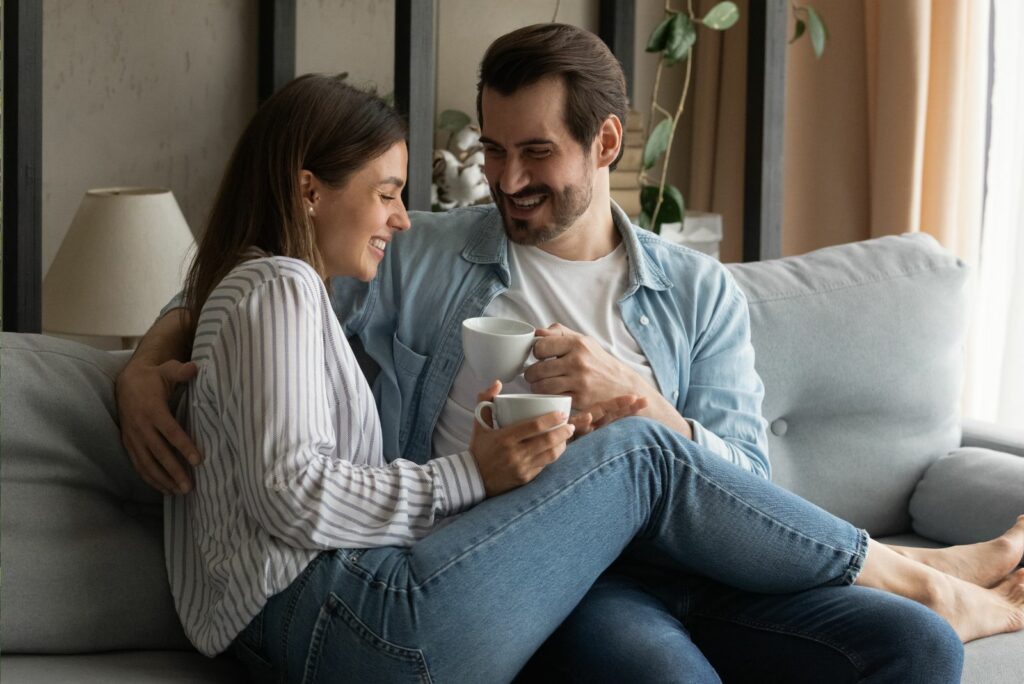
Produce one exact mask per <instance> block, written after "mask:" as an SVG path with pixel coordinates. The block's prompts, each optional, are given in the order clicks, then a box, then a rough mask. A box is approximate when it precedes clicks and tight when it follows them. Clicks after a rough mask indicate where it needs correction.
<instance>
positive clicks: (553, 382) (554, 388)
mask: <svg viewBox="0 0 1024 684" xmlns="http://www.w3.org/2000/svg"><path fill="white" fill-rule="evenodd" d="M570 390H572V384H571V383H570V382H569V378H568V376H565V375H560V376H558V377H556V378H548V379H547V380H538V381H537V382H531V383H530V391H531V392H533V393H534V394H565V395H568V396H571V397H572V404H573V406H574V407H576V406H577V404H576V395H575V394H573V392H571V391H570Z"/></svg>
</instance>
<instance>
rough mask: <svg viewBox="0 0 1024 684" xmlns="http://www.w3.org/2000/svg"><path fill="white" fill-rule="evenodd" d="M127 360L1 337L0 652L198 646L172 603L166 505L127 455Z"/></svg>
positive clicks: (48, 341)
mask: <svg viewBox="0 0 1024 684" xmlns="http://www.w3.org/2000/svg"><path fill="white" fill-rule="evenodd" d="M123 361H124V357H123V356H119V355H115V354H111V353H109V352H105V351H100V350H98V349H92V348H90V347H87V346H84V345H81V344H78V343H75V342H70V341H67V340H61V339H57V338H53V337H44V336H42V335H21V334H11V333H4V334H3V337H2V339H0V389H2V407H3V408H2V412H0V413H2V423H0V488H2V497H0V516H2V520H3V534H2V537H0V558H2V559H3V582H2V584H0V604H2V606H3V608H2V610H0V639H2V641H0V648H2V649H3V651H4V652H7V653H75V652H87V651H103V650H116V649H130V648H191V647H190V645H189V643H188V641H187V639H186V638H185V635H184V632H183V631H182V629H181V626H180V624H179V622H178V619H177V615H176V614H175V611H174V605H173V603H172V599H171V593H170V587H169V585H168V582H167V572H166V570H165V569H164V554H163V545H162V522H161V520H162V503H161V498H160V495H159V493H157V492H156V491H154V490H153V489H151V488H150V487H149V486H147V485H146V484H145V483H144V482H143V481H142V480H141V479H140V478H139V477H138V476H137V475H136V474H135V471H134V469H133V468H132V466H131V462H130V461H129V458H128V455H127V453H126V452H125V451H124V449H123V448H122V446H121V440H120V434H119V431H118V425H117V421H116V415H117V414H116V409H115V407H114V394H113V388H114V377H115V375H116V373H117V371H118V369H119V367H120V364H121V363H122V362H123Z"/></svg>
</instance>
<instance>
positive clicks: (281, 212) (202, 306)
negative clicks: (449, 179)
mask: <svg viewBox="0 0 1024 684" xmlns="http://www.w3.org/2000/svg"><path fill="white" fill-rule="evenodd" d="M404 136H405V131H404V127H403V125H402V122H401V120H400V119H399V118H398V116H397V115H396V114H395V113H394V112H393V111H392V110H391V109H390V108H388V107H387V106H385V105H384V104H383V103H382V102H380V101H379V100H377V99H375V98H373V97H372V96H370V95H367V94H365V93H361V92H359V91H358V90H355V89H353V88H351V87H349V86H347V85H345V84H344V83H343V82H341V81H340V80H338V79H334V78H329V77H324V76H304V77H301V78H299V79H296V80H295V81H293V82H292V83H290V84H289V85H288V86H286V87H285V88H283V89H282V90H281V91H279V92H278V93H277V94H275V95H274V96H273V97H272V98H271V99H270V100H268V101H267V103H266V104H265V105H264V106H263V107H262V108H261V109H260V111H259V112H258V113H257V114H256V116H255V118H254V119H253V121H252V122H251V123H250V124H249V126H248V128H247V129H246V131H245V133H244V134H243V136H242V138H241V140H240V141H239V143H238V146H237V148H236V150H235V153H234V156H233V157H232V160H231V162H230V164H229V166H228V169H227V172H226V174H225V177H224V180H223V182H222V186H221V188H220V192H219V194H218V197H217V200H216V202H215V206H214V209H213V212H212V214H211V218H210V223H209V227H208V229H207V231H206V235H205V237H204V239H203V242H202V245H201V247H200V249H199V251H198V253H197V255H196V259H195V262H194V263H193V265H192V268H191V269H190V272H189V276H188V280H187V284H186V301H187V304H188V307H189V309H190V311H191V313H192V317H191V320H194V321H197V327H196V331H195V333H196V334H195V341H194V346H193V360H195V361H196V362H197V364H198V366H199V368H200V370H199V374H198V376H197V378H196V379H195V381H194V382H193V384H192V385H191V386H190V388H189V395H188V402H187V412H188V415H187V424H188V426H189V429H190V431H191V433H192V435H193V437H194V438H195V439H196V441H197V442H198V444H199V447H200V449H201V450H202V452H203V453H205V454H206V455H207V459H206V462H205V465H204V467H203V468H201V469H198V470H197V471H196V472H195V489H194V491H193V493H191V494H190V495H189V496H187V497H177V498H170V499H169V500H168V502H169V503H168V506H169V514H168V517H167V519H168V533H167V535H166V547H167V564H168V572H169V574H170V577H171V584H172V591H173V594H174V599H175V603H176V606H177V609H178V612H179V615H180V617H181V619H182V622H183V624H184V626H185V629H186V633H187V634H188V636H189V638H190V639H191V640H192V642H193V643H194V644H195V645H196V646H197V647H198V648H199V649H200V650H201V651H202V652H204V653H206V654H208V655H213V654H216V653H219V652H222V651H224V650H226V649H228V648H229V647H232V646H233V647H235V648H236V649H237V650H238V651H239V652H240V653H242V654H243V655H244V656H245V657H246V658H247V659H248V661H249V662H250V663H251V664H252V665H253V666H254V667H256V668H259V667H262V666H265V667H267V668H271V669H273V670H275V671H276V672H277V673H278V674H279V675H281V676H283V677H285V678H286V679H287V680H288V681H304V682H316V681H328V680H330V679H331V678H332V677H333V678H338V679H342V680H346V681H380V680H386V681H390V680H398V679H403V678H409V679H413V678H415V679H418V680H420V681H428V680H430V679H435V680H439V681H504V680H510V679H511V678H512V677H513V676H514V675H515V674H516V672H517V671H518V670H519V669H520V668H521V667H522V665H523V664H524V663H525V662H526V660H527V659H528V658H529V657H530V655H531V654H532V653H533V652H534V651H535V650H536V649H537V648H538V646H539V645H540V644H541V643H542V642H543V641H544V639H545V638H546V637H547V636H548V635H549V634H550V633H551V632H552V631H553V630H554V629H555V628H556V627H557V626H558V625H559V623H560V622H561V621H562V620H563V619H564V618H565V616H566V615H568V614H569V612H570V611H571V610H572V609H573V607H574V606H575V605H576V604H577V603H578V602H579V601H580V599H581V598H582V597H583V595H584V594H585V593H586V591H587V590H588V588H589V587H590V586H591V584H592V583H593V582H594V580H595V579H596V578H597V577H598V575H600V573H601V572H602V571H603V570H604V569H605V568H607V567H608V566H609V565H610V564H611V563H612V562H613V561H614V560H615V559H616V558H618V557H619V556H620V555H621V554H622V553H623V551H624V550H625V549H626V548H627V547H629V551H628V553H634V552H635V553H636V555H637V557H638V558H640V557H643V558H653V559H655V562H657V563H658V565H659V567H670V568H675V569H677V570H678V571H679V572H685V573H690V574H700V575H704V576H707V577H710V578H712V579H715V580H717V581H720V582H723V583H726V584H729V585H731V586H734V587H737V588H739V589H743V590H746V591H757V592H773V593H775V592H793V591H800V590H804V589H808V588H811V587H817V586H824V585H830V584H833V585H846V584H852V583H856V584H860V585H863V586H868V587H875V588H879V589H884V590H887V591H890V592H893V593H896V594H899V595H901V596H905V597H908V598H912V599H916V600H918V601H919V602H921V603H923V604H925V605H927V606H929V607H931V608H933V609H934V610H935V611H936V612H938V613H939V614H940V615H941V616H942V617H944V618H946V619H947V620H948V621H949V622H950V623H951V624H952V627H953V628H954V629H955V630H956V635H957V636H959V637H960V638H961V639H962V640H964V641H967V640H970V639H973V638H978V637H980V636H984V635H986V634H992V633H996V632H1000V631H1009V630H1010V629H1014V628H1018V629H1019V628H1020V627H1021V626H1022V625H1021V622H1022V621H1024V589H1022V586H1024V584H1022V583H1024V578H1022V577H1021V576H1020V575H1008V573H1009V572H1010V570H1011V568H1012V567H1013V566H1014V565H1015V564H1016V562H1017V560H1019V557H1020V554H1021V551H1022V549H1024V519H1022V521H1021V522H1020V523H1019V524H1018V525H1017V526H1016V527H1015V528H1013V529H1012V530H1011V531H1010V532H1008V533H1007V534H1006V535H1004V537H1003V538H1000V541H1001V542H1002V543H1003V546H1007V550H1005V551H1003V552H1002V555H1000V556H999V561H998V563H997V565H999V566H1000V567H998V568H997V569H995V570H992V568H991V566H992V563H991V562H989V563H988V566H989V568H988V571H987V572H988V574H984V573H978V572H976V571H972V570H964V571H961V572H960V574H961V575H963V576H966V577H967V579H973V580H976V581H978V582H979V583H981V582H984V583H994V582H997V581H998V582H999V584H998V586H997V587H996V588H995V589H985V588H982V587H981V586H978V585H976V584H971V583H970V582H968V581H964V579H962V578H959V577H955V576H953V575H948V574H945V573H942V572H940V571H938V570H936V569H935V568H933V567H929V566H928V565H925V564H923V563H920V562H916V561H914V560H911V559H909V558H906V557H905V556H904V555H901V554H900V553H897V552H896V551H894V550H892V549H889V548H887V547H885V546H883V545H881V544H878V543H877V542H874V541H873V540H870V539H869V538H868V537H867V535H866V533H865V532H863V531H862V530H858V529H856V528H854V527H852V526H851V525H849V524H848V523H845V522H843V521H841V520H839V519H837V518H835V517H834V516H831V515H829V514H827V513H825V512H824V511H822V510H821V509H818V508H817V507H815V506H813V505H812V504H810V503H808V502H806V501H804V500H802V499H800V498H799V497H796V496H795V495H793V494H791V493H789V492H786V491H784V490H782V489H780V488H778V487H775V486H773V485H771V484H770V483H768V482H765V481H764V480H762V479H761V478H758V477H756V476H753V475H750V474H748V473H744V472H741V471H740V470H739V469H737V468H735V467H733V466H731V465H730V464H727V463H725V462H724V461H722V460H720V459H718V458H715V457H713V456H708V457H705V455H704V453H705V452H703V450H701V449H700V448H698V447H697V446H696V445H694V444H693V443H692V442H690V441H688V440H686V439H684V438H683V437H681V436H680V435H678V434H676V433H674V432H672V431H670V430H668V429H665V428H663V427H662V426H660V425H658V424H656V423H653V422H651V421H646V420H640V419H635V418H628V419H626V420H622V421H618V422H614V423H612V424H610V425H608V426H607V427H603V428H602V429H600V430H596V431H594V432H592V433H590V434H586V435H583V433H584V432H589V431H590V428H591V427H592V425H591V424H590V423H589V422H587V421H584V422H583V423H581V428H580V429H579V430H578V432H579V433H580V436H579V438H580V439H581V440H586V444H587V445H588V449H587V450H586V453H587V455H588V457H587V458H586V459H582V458H576V459H565V460H559V456H560V455H561V453H562V452H563V450H564V449H565V444H566V441H567V440H569V439H570V438H572V437H573V436H574V432H577V430H576V428H575V426H574V425H573V424H565V425H562V424H561V423H563V422H564V421H565V418H566V417H565V416H562V415H558V414H548V415H545V416H542V417H540V418H537V419H535V420H532V421H526V422H524V423H521V424H517V425H513V426H510V427H506V428H503V429H500V430H484V429H482V428H480V427H479V426H478V427H476V428H475V431H474V434H473V438H472V441H471V445H470V449H469V450H467V451H465V452H463V453H459V454H452V455H449V456H446V457H443V458H438V459H435V460H433V461H431V462H430V463H428V464H426V465H418V464H415V463H411V462H408V461H402V460H397V461H394V462H392V463H391V464H390V465H388V464H386V463H385V460H384V458H383V455H382V452H381V437H380V428H379V424H378V418H377V414H376V411H375V405H374V401H373V397H372V394H371V392H370V389H369V387H368V386H367V384H366V382H365V380H364V379H363V376H362V374H361V373H360V371H359V368H358V366H357V364H356V361H355V358H354V356H353V354H352V350H351V349H350V348H349V346H348V344H347V341H346V340H345V338H344V335H343V334H342V331H341V329H340V326H339V324H338V322H337V317H336V315H335V313H334V312H333V311H332V308H331V303H330V300H329V298H328V294H327V290H326V288H325V286H324V280H325V279H326V278H328V277H330V276H353V277H357V278H360V279H363V280H369V279H372V278H373V277H374V276H375V275H376V272H377V267H378V264H379V262H380V260H381V258H382V256H383V253H384V250H386V249H387V248H388V242H389V241H390V240H391V238H392V236H393V234H394V233H395V232H397V231H402V230H407V229H408V228H409V220H408V216H407V215H406V213H405V209H404V207H403V205H402V202H401V199H400V198H399V195H400V191H401V188H402V186H403V184H404V179H405V167H406V162H407V154H406V148H405V142H404ZM499 390H500V385H498V384H497V383H496V384H495V385H494V386H492V387H490V388H488V389H487V390H486V391H485V392H484V393H482V394H481V395H480V398H481V399H487V398H491V397H493V396H494V395H495V394H496V393H497V392H498V391H499ZM604 408H605V409H606V410H607V412H608V413H607V415H605V416H603V417H602V419H601V422H610V421H611V419H612V418H615V417H618V416H620V415H625V414H629V413H631V412H633V411H635V410H636V409H637V408H638V405H637V403H636V402H635V401H634V400H633V399H631V398H629V397H625V398H621V399H620V400H618V401H616V402H612V403H611V404H610V405H608V406H606V407H604ZM638 432H642V433H643V434H644V437H645V439H643V440H640V441H641V442H642V443H644V444H646V445H647V446H645V447H643V448H636V446H635V444H636V443H637V442H638V440H637V439H636V435H637V433H638ZM523 485H526V486H523ZM501 494H503V496H498V495H501ZM736 521H742V523H743V524H742V526H741V525H740V524H738V523H737V522H736ZM996 555H997V554H995V553H994V552H993V551H992V548H990V547H987V546H986V547H985V548H984V549H982V550H981V551H979V553H977V554H975V556H973V557H979V558H980V557H984V559H985V560H986V561H990V560H991V559H992V558H993V557H995V556H996ZM1014 555H1015V556H1016V557H1015V558H1014ZM961 557H964V558H970V557H972V556H970V554H967V555H961V556H957V558H961ZM923 559H924V560H926V561H928V562H931V563H933V564H936V565H938V564H941V563H942V562H943V561H942V558H941V557H940V556H934V557H926V558H923ZM765 568H770V569H771V571H770V572H766V571H765ZM983 575H984V576H983ZM1004 576H1005V579H1003V578H1004Z"/></svg>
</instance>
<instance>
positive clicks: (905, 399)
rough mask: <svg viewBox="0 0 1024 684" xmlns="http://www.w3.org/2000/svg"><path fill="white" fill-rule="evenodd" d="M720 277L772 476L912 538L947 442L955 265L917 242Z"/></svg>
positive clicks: (959, 333)
mask: <svg viewBox="0 0 1024 684" xmlns="http://www.w3.org/2000/svg"><path fill="white" fill-rule="evenodd" d="M730 270H731V271H732V273H733V275H735V277H736V280H737V281H738V283H739V284H740V286H741V287H742V289H743V290H744V292H745V293H746V295H747V299H748V302H749V305H750V318H751V336H752V339H753V344H754V349H755V352H756V366H757V370H758V372H759V373H760V375H761V378H762V380H763V381H764V384H765V400H764V408H763V412H764V416H765V418H766V419H767V420H768V424H769V426H770V427H769V435H768V440H769V456H770V459H771V463H772V468H773V479H774V480H775V481H776V482H778V483H779V484H781V485H782V486H784V487H786V488H788V489H790V490H792V491H794V492H796V493H798V494H800V495H801V496H804V497H806V498H808V499H810V500H811V501H813V502H815V503H817V504H818V505H820V506H822V507H823V508H825V509H827V510H829V511H831V512H833V513H835V514H837V515H839V516H841V517H843V518H845V519H847V520H850V521H851V522H853V523H854V524H856V525H858V526H860V527H864V528H866V529H867V530H868V532H869V533H871V534H872V535H876V536H877V535H885V534H897V533H901V532H908V531H910V518H909V515H908V505H909V501H910V496H911V494H912V492H913V490H914V486H915V485H916V484H917V483H918V481H919V480H920V479H921V476H922V474H923V473H924V471H925V469H926V468H927V467H928V465H929V464H930V463H932V462H933V461H935V460H936V459H938V458H939V457H941V456H944V455H945V454H947V453H949V452H950V451H951V450H953V449H954V448H956V447H957V446H958V445H959V440H960V432H959V425H960V420H959V399H960V388H961V380H962V375H963V367H962V345H963V339H964V334H965V326H966V323H965V293H964V284H965V280H966V268H965V266H964V264H963V263H962V262H960V261H959V260H958V259H956V258H955V257H954V256H952V255H951V254H949V253H948V252H946V251H945V250H944V249H942V248H941V247H940V246H939V244H938V243H937V242H936V241H935V240H934V239H933V238H931V237H930V236H928V235H925V234H922V233H915V234H907V235H901V236H892V237H884V238H878V239H874V240H866V241H863V242H856V243H850V244H845V245H839V246H836V247H828V248H825V249H821V250H818V251H815V252H811V253H809V254H804V255H801V256H799V257H788V258H784V259H777V260H772V261H765V262H756V263H749V264H735V265H732V266H730Z"/></svg>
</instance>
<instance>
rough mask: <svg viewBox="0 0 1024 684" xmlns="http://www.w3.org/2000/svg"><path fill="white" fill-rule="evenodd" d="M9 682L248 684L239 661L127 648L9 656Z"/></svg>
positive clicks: (6, 673)
mask: <svg viewBox="0 0 1024 684" xmlns="http://www.w3.org/2000/svg"><path fill="white" fill-rule="evenodd" d="M3 675H4V684H7V683H8V682H10V684H55V683H56V682H74V684H112V683H113V682H124V683H125V684H229V683H230V684H244V683H246V682H248V681H249V678H248V676H247V674H246V673H245V671H244V670H243V669H242V668H241V666H240V665H239V664H238V662H237V661H234V660H229V659H227V658H218V659H216V660H210V659H209V658H207V657H205V656H202V655H200V654H199V653H196V652H192V653H185V652H182V651H124V652H119V653H93V654H88V655H63V656H33V655H7V654H4V660H3Z"/></svg>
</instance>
